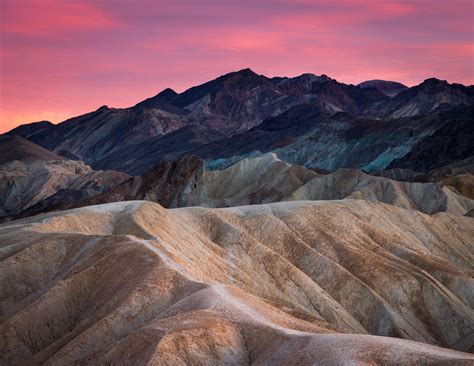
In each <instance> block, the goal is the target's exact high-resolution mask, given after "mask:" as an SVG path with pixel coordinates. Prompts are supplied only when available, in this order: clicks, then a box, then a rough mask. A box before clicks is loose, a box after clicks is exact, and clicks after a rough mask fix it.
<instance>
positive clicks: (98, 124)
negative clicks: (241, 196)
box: [10, 69, 474, 175]
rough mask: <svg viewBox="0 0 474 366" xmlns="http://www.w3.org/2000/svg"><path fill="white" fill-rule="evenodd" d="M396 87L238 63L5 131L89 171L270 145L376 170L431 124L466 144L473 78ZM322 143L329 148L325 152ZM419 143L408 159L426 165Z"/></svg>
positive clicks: (243, 152)
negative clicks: (116, 104)
mask: <svg viewBox="0 0 474 366" xmlns="http://www.w3.org/2000/svg"><path fill="white" fill-rule="evenodd" d="M396 86H397V85H395V84H393V83H392V82H384V81H370V82H366V83H362V84H361V85H359V86H354V85H347V84H344V83H340V82H338V81H336V80H334V79H331V78H330V77H328V76H326V75H321V76H316V75H313V74H303V75H300V76H298V77H293V78H288V77H275V78H267V77H265V76H263V75H258V74H256V73H254V72H253V71H252V70H250V69H244V70H240V71H238V72H232V73H229V74H226V75H223V76H221V77H219V78H217V79H215V80H212V81H209V82H207V83H205V84H202V85H199V86H196V87H193V88H190V89H188V90H186V91H184V92H183V93H176V92H175V91H173V90H171V89H165V90H164V91H162V92H161V93H159V94H157V95H156V96H154V97H151V98H149V99H147V100H145V101H142V102H140V103H138V104H137V105H135V106H133V107H131V108H125V109H116V108H108V107H107V106H103V107H101V108H99V109H98V110H97V111H95V112H92V113H88V114H85V115H82V116H79V117H75V118H71V119H69V120H67V121H64V122H63V123H60V124H59V125H51V124H48V123H47V122H41V123H37V124H30V125H26V126H20V127H19V128H16V129H15V130H13V131H11V132H10V133H11V134H17V135H20V136H22V137H25V138H28V139H30V140H31V141H33V142H35V143H37V144H39V145H41V146H43V147H45V148H46V149H48V150H51V151H54V152H56V153H58V154H60V155H63V156H66V157H68V158H75V159H79V160H82V161H84V162H86V163H87V164H89V165H91V166H92V167H93V168H94V169H115V170H121V171H124V172H127V173H129V174H134V175H140V174H142V173H143V172H145V171H146V170H148V169H149V168H151V167H153V166H155V165H156V164H158V163H159V162H161V161H164V160H173V159H177V158H180V157H182V156H184V155H186V154H190V153H194V154H197V155H198V156H200V157H201V158H205V159H209V160H216V159H220V158H227V159H230V158H233V157H235V158H234V160H233V161H236V160H238V159H242V158H244V157H246V156H248V154H255V153H257V152H261V153H265V152H269V151H273V152H275V153H276V154H277V155H278V156H279V157H280V158H282V159H284V160H288V159H289V160H288V161H289V162H291V163H295V164H300V165H305V166H307V167H311V168H318V169H326V170H327V169H329V170H334V169H337V168H356V169H365V170H369V171H370V170H382V169H385V168H386V167H388V166H389V165H390V164H391V163H392V162H393V161H395V160H396V159H403V158H404V157H405V156H407V154H409V153H410V152H412V149H415V147H416V151H418V149H419V148H420V149H424V150H423V151H425V150H426V149H429V148H430V147H423V146H422V147H418V145H417V144H419V143H421V141H423V139H425V138H427V139H428V140H427V142H428V144H429V140H430V139H429V137H430V136H431V135H433V133H438V132H437V131H439V134H441V135H443V136H445V135H449V136H450V137H452V139H453V141H452V144H455V143H457V142H459V141H461V145H462V146H464V145H465V144H466V141H467V139H468V137H465V138H464V137H463V133H464V132H463V131H465V130H466V129H472V124H471V123H470V121H472V112H471V113H470V115H469V116H468V117H467V118H468V120H469V121H468V122H466V123H464V124H463V123H459V124H458V125H457V127H456V130H457V131H458V132H456V133H455V136H454V135H452V133H451V132H450V131H451V125H450V123H451V122H452V121H458V120H459V118H460V114H462V113H463V112H460V109H462V106H466V105H470V106H472V105H473V104H474V91H473V90H474V89H473V87H472V86H469V87H466V86H463V85H460V84H449V83H447V82H446V81H442V80H437V79H428V80H426V81H425V82H423V83H422V84H420V85H418V86H415V87H412V88H408V89H405V90H401V91H399V92H398V93H397V94H396V95H395V92H394V90H395V89H396V88H395V87H396ZM397 87H398V88H400V89H403V88H402V87H400V86H397ZM397 91H398V89H397ZM387 94H388V95H387ZM392 95H393V97H392ZM464 114H465V115H466V114H469V112H466V111H464ZM442 129H444V130H442ZM443 131H444V132H443ZM453 133H454V132H453ZM354 136H355V137H354ZM326 139H328V142H327V143H326V142H324V141H326ZM339 146H342V147H339ZM431 148H433V149H436V147H431ZM322 149H324V151H325V152H326V153H327V152H328V151H331V157H330V159H328V158H326V157H325V155H326V154H321V150H322ZM354 149H355V150H356V151H354ZM463 149H464V150H466V149H468V151H467V152H466V151H464V150H463V151H461V152H458V153H457V154H454V156H451V155H452V154H451V153H450V154H451V155H450V154H448V155H447V156H443V157H440V161H434V162H432V165H435V166H434V167H438V166H439V164H443V165H446V164H449V163H451V162H454V161H455V160H454V159H457V158H458V156H463V157H465V156H466V154H467V155H469V154H471V155H472V154H473V152H472V151H471V150H472V149H471V148H470V147H469V146H465V147H464V148H463ZM295 150H296V151H297V152H295ZM221 151H222V154H221ZM416 151H414V152H413V154H414V155H410V156H409V157H408V158H407V159H409V160H410V161H411V160H413V158H414V159H415V160H416V159H421V161H420V162H418V161H417V160H416V161H415V162H414V163H413V164H423V163H424V161H423V156H422V155H420V154H418V155H416V154H417V153H416ZM316 156H318V158H316ZM347 156H352V157H357V156H360V159H355V160H353V159H348V158H347ZM397 164H398V163H397ZM400 164H401V163H400ZM430 169H431V167H430Z"/></svg>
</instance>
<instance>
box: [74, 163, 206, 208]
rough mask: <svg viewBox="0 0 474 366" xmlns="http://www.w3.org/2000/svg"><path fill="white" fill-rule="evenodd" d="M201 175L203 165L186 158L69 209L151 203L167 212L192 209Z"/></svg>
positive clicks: (160, 167)
mask: <svg viewBox="0 0 474 366" xmlns="http://www.w3.org/2000/svg"><path fill="white" fill-rule="evenodd" d="M203 174H204V161H203V160H201V159H200V158H198V157H197V156H194V155H188V156H185V157H184V158H182V159H178V160H173V161H164V162H162V163H161V164H158V165H157V166H155V167H153V168H151V169H149V170H148V171H146V172H145V173H144V174H143V175H141V176H138V177H132V178H130V179H128V180H127V181H125V182H123V183H122V184H120V185H118V186H117V187H115V188H112V189H110V190H108V191H106V192H104V193H103V194H100V195H97V196H94V197H91V198H89V199H87V200H85V201H80V202H75V203H74V204H72V205H70V206H72V207H80V206H87V205H91V204H98V203H109V202H118V201H127V200H146V201H152V202H157V203H159V204H160V205H162V206H164V207H168V208H174V207H183V206H193V205H197V204H199V199H198V197H197V193H196V189H197V184H198V181H199V180H200V179H201V177H202V175H203Z"/></svg>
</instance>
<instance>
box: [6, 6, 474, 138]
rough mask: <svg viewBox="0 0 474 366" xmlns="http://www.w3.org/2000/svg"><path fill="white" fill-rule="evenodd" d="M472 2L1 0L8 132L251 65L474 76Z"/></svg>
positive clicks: (347, 74) (358, 75)
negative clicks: (19, 125)
mask: <svg viewBox="0 0 474 366" xmlns="http://www.w3.org/2000/svg"><path fill="white" fill-rule="evenodd" d="M473 4H474V2H473V1H472V0H451V1H449V2H448V1H444V0H443V1H441V0H413V1H412V0H405V1H403V0H387V1H383V0H364V1H363V0H334V1H319V0H314V1H311V0H253V1H250V0H239V1H233V0H201V1H200V0H183V1H162V0H135V1H125V0H82V1H68V0H0V7H1V8H0V32H1V39H0V132H5V131H6V130H9V129H10V128H12V127H14V126H16V125H18V124H21V123H26V122H32V121H37V120H42V119H47V120H51V121H53V122H60V121H62V120H64V119H66V118H68V117H71V116H74V115H78V114H82V113H86V112H89V111H91V110H94V109H97V108H98V107H99V106H100V105H102V104H107V105H109V106H113V107H127V106H130V105H133V104H135V103H136V102H138V101H140V100H142V99H145V98H147V97H150V96H152V95H154V94H156V93H157V92H159V91H160V90H162V89H164V88H166V87H172V88H174V89H175V90H177V91H182V90H184V89H186V88H187V87H190V86H192V85H196V84H198V83H201V82H205V81H207V80H209V79H212V78H215V77H217V76H219V75H221V74H224V73H227V72H230V71H235V70H238V69H242V68H246V67H250V68H252V69H253V70H254V71H255V72H258V73H261V74H264V75H267V76H275V75H280V76H284V75H286V76H295V75H298V74H301V73H304V72H312V73H315V74H327V75H330V76H331V77H333V78H336V79H337V80H340V81H342V82H347V83H358V82H361V81H364V80H367V79H374V78H382V79H389V80H396V81H400V82H403V83H405V84H408V85H414V84H418V83H419V82H421V81H423V80H424V79H426V78H428V77H432V76H435V77H438V78H441V79H446V80H448V81H450V82H461V83H464V84H472V83H474V46H473V44H474V43H473V37H474V36H473V33H474V29H473V27H474V9H473V6H474V5H473Z"/></svg>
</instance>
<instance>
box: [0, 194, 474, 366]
mask: <svg viewBox="0 0 474 366" xmlns="http://www.w3.org/2000/svg"><path fill="white" fill-rule="evenodd" d="M472 220H473V219H472V218H467V217H459V216H452V215H448V214H438V215H435V216H428V215H424V214H421V213H419V212H417V211H412V210H404V209H400V208H397V207H394V206H391V205H385V204H381V203H375V202H368V201H363V200H344V201H319V202H309V201H305V202H284V203H277V204H271V205H254V206H243V207H238V208H229V209H208V208H185V209H175V210H165V209H163V208H162V207H161V206H159V205H157V204H154V203H147V202H143V201H140V202H139V201H134V202H121V203H114V204H108V205H102V206H93V207H87V208H81V209H76V210H72V211H67V212H58V213H51V214H46V215H42V216H38V217H36V218H31V219H26V220H22V221H16V222H14V223H11V224H8V223H7V224H3V225H0V258H1V261H0V278H1V279H2V280H1V281H0V309H1V312H0V313H1V318H0V349H1V350H2V352H1V353H0V362H1V363H2V364H4V365H10V364H20V363H23V364H43V363H46V364H55V365H69V364H85V363H87V364H89V365H96V364H97V365H98V364H117V363H120V364H122V365H128V364H130V365H132V364H133V365H142V364H156V365H158V364H160V365H161V364H176V363H201V364H242V365H246V364H274V365H280V364H281V365H284V364H286V365H287V364H308V363H314V362H320V363H328V364H339V363H348V362H350V363H364V364H444V363H451V364H459V365H464V364H465V365H468V364H472V362H474V356H472V355H471V354H468V353H461V352H458V351H469V350H470V351H472V345H473V343H474V342H473V341H474V340H473V338H472V334H473V328H474V317H473V311H472V306H473V303H472V298H473V293H472V290H473V288H474V287H473V279H472V278H473V274H474V273H473V270H474V268H473V265H472V264H473V263H474V258H473V253H474V248H473V243H474V242H473V240H472V238H473V237H474V225H472V223H473V221H472ZM387 336H388V337H392V338H386V337H387ZM393 337H396V338H393ZM397 338H398V339H397ZM400 338H401V339H400ZM413 341H416V342H413ZM419 342H424V343H419ZM429 344H431V345H429ZM434 345H436V346H442V347H446V348H451V349H454V350H457V351H453V350H448V349H445V348H438V347H435V346H434Z"/></svg>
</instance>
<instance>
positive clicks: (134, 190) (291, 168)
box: [16, 153, 474, 218]
mask: <svg viewBox="0 0 474 366" xmlns="http://www.w3.org/2000/svg"><path fill="white" fill-rule="evenodd" d="M445 169H447V168H445ZM451 169H455V171H459V172H461V171H462V172H464V171H465V170H456V168H451ZM457 169H460V168H457ZM439 173H440V172H439ZM420 174H421V173H420ZM434 177H435V175H434V173H433V175H432V177H431V178H432V179H433V181H432V182H430V181H427V180H425V181H424V182H416V181H407V182H404V181H397V180H393V179H389V178H386V177H377V176H371V175H368V174H365V173H362V172H360V171H357V170H349V169H339V170H337V171H336V172H334V173H331V174H320V173H316V172H314V171H312V170H310V169H307V168H305V167H303V166H299V165H291V164H289V163H287V162H284V161H282V160H280V159H278V158H277V156H276V155H275V154H273V153H268V154H265V155H263V156H261V157H256V158H247V159H244V160H241V161H239V162H237V163H235V164H234V165H232V166H230V167H228V168H225V169H222V170H213V171H209V170H205V169H204V162H203V161H202V160H201V159H199V158H198V157H197V156H186V157H184V158H182V159H179V160H175V161H172V162H168V161H167V162H163V163H161V164H159V165H157V166H156V167H154V168H152V169H150V170H148V171H147V172H145V173H144V174H143V175H141V176H137V177H132V178H129V179H128V180H126V181H124V182H123V183H121V184H118V185H117V186H114V187H111V188H110V189H108V190H106V191H105V192H103V193H98V194H95V195H93V196H91V197H86V198H85V199H79V198H78V199H76V200H74V201H72V202H71V201H67V200H66V201H63V202H61V201H60V200H55V201H52V200H51V199H47V200H45V201H43V202H41V203H39V204H37V205H35V206H33V207H32V209H29V210H26V211H24V212H22V213H21V214H19V215H17V216H16V218H20V217H26V216H29V215H31V214H33V213H38V212H47V211H51V210H58V209H67V208H75V207H84V206H89V205H96V204H100V203H109V202H119V201H127V200H138V199H139V200H147V201H152V202H157V203H159V204H161V205H163V206H165V207H171V208H174V207H188V206H204V207H233V206H241V205H248V204H261V203H271V202H280V201H288V200H340V199H344V198H353V199H363V200H369V201H379V202H384V203H390V204H392V205H395V206H398V207H402V208H407V209H413V210H418V211H421V212H424V213H428V214H435V213H438V212H449V213H451V214H454V215H461V216H462V215H465V214H466V213H467V212H469V211H471V210H472V209H474V200H473V199H472V197H471V193H472V190H473V188H474V185H473V180H472V178H473V175H472V174H460V175H454V176H450V177H448V176H445V175H443V179H441V178H440V180H434ZM421 179H422V178H421V175H420V176H419V180H421ZM53 197H55V196H53Z"/></svg>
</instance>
